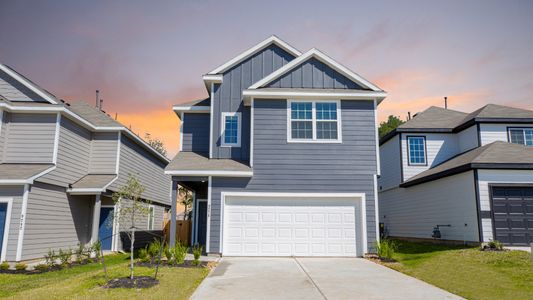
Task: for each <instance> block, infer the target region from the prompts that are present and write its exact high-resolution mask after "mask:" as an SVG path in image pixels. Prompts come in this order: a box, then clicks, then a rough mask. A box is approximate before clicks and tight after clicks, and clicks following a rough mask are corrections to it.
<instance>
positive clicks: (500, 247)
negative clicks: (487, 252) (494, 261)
mask: <svg viewBox="0 0 533 300" xmlns="http://www.w3.org/2000/svg"><path fill="white" fill-rule="evenodd" d="M487 246H488V247H489V248H490V249H494V250H503V244H502V243H501V242H500V241H498V240H491V241H490V242H488V243H487Z"/></svg>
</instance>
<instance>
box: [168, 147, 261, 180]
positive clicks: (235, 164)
mask: <svg viewBox="0 0 533 300" xmlns="http://www.w3.org/2000/svg"><path fill="white" fill-rule="evenodd" d="M165 173H166V174H169V175H183V176H199V175H202V176H211V175H212V176H217V175H232V174H233V175H236V176H248V175H249V176H251V175H252V168H250V167H249V166H247V165H246V164H244V163H242V162H239V161H236V160H233V159H209V158H208V157H207V156H204V155H202V154H198V153H194V152H183V151H182V152H179V153H178V154H176V156H175V157H174V159H172V161H171V162H170V163H169V164H168V166H167V167H166V168H165Z"/></svg>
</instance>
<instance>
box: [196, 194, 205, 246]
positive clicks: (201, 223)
mask: <svg viewBox="0 0 533 300" xmlns="http://www.w3.org/2000/svg"><path fill="white" fill-rule="evenodd" d="M206 232H207V202H206V201H200V202H198V240H197V243H198V244H200V245H204V249H205V239H206Z"/></svg>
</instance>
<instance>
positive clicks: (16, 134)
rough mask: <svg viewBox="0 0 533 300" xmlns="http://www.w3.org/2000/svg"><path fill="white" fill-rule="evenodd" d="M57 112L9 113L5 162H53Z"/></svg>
mask: <svg viewBox="0 0 533 300" xmlns="http://www.w3.org/2000/svg"><path fill="white" fill-rule="evenodd" d="M56 118H57V115H56V114H24V113H21V114H19V113H11V114H8V122H9V123H8V126H7V130H6V135H7V136H6V141H5V147H4V153H3V154H4V159H3V162H4V163H51V162H52V160H53V154H54V139H55V129H56Z"/></svg>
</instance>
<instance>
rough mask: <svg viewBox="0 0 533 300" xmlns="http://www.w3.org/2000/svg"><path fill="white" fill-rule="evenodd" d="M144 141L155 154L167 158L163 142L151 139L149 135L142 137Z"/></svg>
mask: <svg viewBox="0 0 533 300" xmlns="http://www.w3.org/2000/svg"><path fill="white" fill-rule="evenodd" d="M144 140H145V141H146V142H147V143H148V145H150V146H152V148H154V149H155V150H156V151H157V152H159V153H161V154H163V156H167V149H166V148H165V144H164V143H163V141H161V140H160V139H158V138H152V135H151V134H149V133H146V134H145V135H144Z"/></svg>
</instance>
